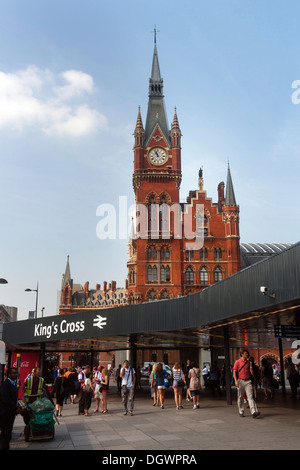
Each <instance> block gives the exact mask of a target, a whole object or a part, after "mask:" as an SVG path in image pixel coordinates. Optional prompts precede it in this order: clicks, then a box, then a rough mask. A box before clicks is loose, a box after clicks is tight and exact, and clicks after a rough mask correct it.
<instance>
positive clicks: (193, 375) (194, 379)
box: [189, 362, 201, 410]
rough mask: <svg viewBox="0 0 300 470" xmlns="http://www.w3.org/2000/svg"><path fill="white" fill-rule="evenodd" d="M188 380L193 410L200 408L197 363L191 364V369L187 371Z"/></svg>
mask: <svg viewBox="0 0 300 470" xmlns="http://www.w3.org/2000/svg"><path fill="white" fill-rule="evenodd" d="M189 379H190V392H191V395H192V398H193V405H194V406H193V409H194V410H196V409H197V408H200V405H199V401H200V388H201V385H200V369H198V367H197V362H192V364H191V369H190V370H189Z"/></svg>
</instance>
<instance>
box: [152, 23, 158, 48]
mask: <svg viewBox="0 0 300 470" xmlns="http://www.w3.org/2000/svg"><path fill="white" fill-rule="evenodd" d="M151 33H154V44H156V33H160V31H157V30H156V25H154V31H151Z"/></svg>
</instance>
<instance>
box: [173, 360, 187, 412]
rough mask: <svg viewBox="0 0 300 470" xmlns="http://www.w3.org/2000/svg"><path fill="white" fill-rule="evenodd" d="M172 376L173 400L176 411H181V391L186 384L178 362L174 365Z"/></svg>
mask: <svg viewBox="0 0 300 470" xmlns="http://www.w3.org/2000/svg"><path fill="white" fill-rule="evenodd" d="M172 375H173V390H174V400H175V405H176V410H181V409H182V408H183V406H182V391H183V389H184V386H185V385H186V383H185V377H184V374H183V371H182V367H181V364H180V363H179V362H176V363H175V364H174V367H173V369H172Z"/></svg>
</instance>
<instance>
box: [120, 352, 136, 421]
mask: <svg viewBox="0 0 300 470" xmlns="http://www.w3.org/2000/svg"><path fill="white" fill-rule="evenodd" d="M120 377H121V378H122V389H121V393H122V402H123V406H124V415H127V414H129V415H130V416H132V415H133V408H134V387H135V370H134V369H133V368H132V367H131V366H130V365H129V362H128V361H127V360H126V361H124V364H123V367H122V369H121V373H120Z"/></svg>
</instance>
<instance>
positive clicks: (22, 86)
mask: <svg viewBox="0 0 300 470" xmlns="http://www.w3.org/2000/svg"><path fill="white" fill-rule="evenodd" d="M61 79H62V80H63V82H64V83H63V85H58V84H57V83H58V82H59V81H60V80H61ZM94 92H95V90H94V83H93V78H92V77H91V76H90V75H88V74H86V73H84V72H81V71H79V70H67V71H64V72H63V73H61V74H60V76H58V77H57V76H55V74H53V73H52V72H51V71H49V70H40V69H38V68H37V67H35V66H30V67H28V68H27V69H25V70H20V71H17V72H15V73H5V72H1V71H0V130H1V129H4V128H5V129H7V128H9V129H16V130H20V131H22V130H24V129H26V128H28V127H29V126H39V127H40V129H41V130H42V131H43V132H44V133H45V134H47V135H52V136H53V135H59V136H84V135H88V134H90V133H93V132H96V131H98V130H100V129H103V128H104V127H105V126H106V124H107V120H106V117H105V116H104V115H103V114H101V113H99V112H98V111H97V110H96V109H92V108H90V107H89V106H88V104H86V103H85V102H84V98H85V96H86V95H91V94H93V93H94ZM79 98H80V100H81V102H79V103H78V99H79Z"/></svg>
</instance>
